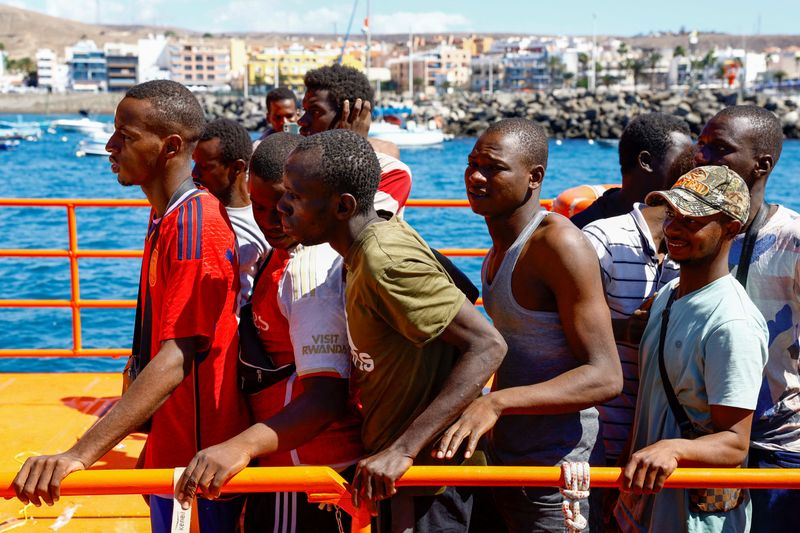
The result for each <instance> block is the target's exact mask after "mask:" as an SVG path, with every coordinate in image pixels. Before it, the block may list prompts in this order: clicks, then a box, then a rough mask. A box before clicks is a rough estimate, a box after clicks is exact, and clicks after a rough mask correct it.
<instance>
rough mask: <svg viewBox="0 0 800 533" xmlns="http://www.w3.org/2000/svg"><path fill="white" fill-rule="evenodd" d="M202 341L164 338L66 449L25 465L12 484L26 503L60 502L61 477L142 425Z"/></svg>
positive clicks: (189, 365)
mask: <svg viewBox="0 0 800 533" xmlns="http://www.w3.org/2000/svg"><path fill="white" fill-rule="evenodd" d="M197 346H198V340H197V339H195V338H187V339H175V340H168V341H164V342H163V343H162V344H161V349H160V350H159V351H158V353H157V354H156V356H155V357H154V358H153V359H152V360H151V361H150V362H149V363H148V364H147V366H145V367H144V369H143V370H142V372H141V373H140V374H139V376H138V377H137V379H136V381H134V382H133V383H132V384H131V386H130V387H129V388H128V390H127V392H126V393H125V394H124V395H123V396H122V398H120V400H119V402H117V404H116V405H114V407H113V408H112V409H111V410H110V411H109V412H108V414H106V415H105V416H104V417H103V418H101V419H100V420H99V421H98V422H97V423H96V424H94V425H93V426H92V427H91V428H89V430H88V431H87V432H86V433H85V434H84V435H83V437H81V438H80V439H79V440H78V442H76V443H75V445H74V446H73V447H72V448H70V449H69V450H67V451H66V452H64V453H60V454H57V455H49V456H48V455H42V456H38V457H31V458H29V459H28V460H27V461H25V464H24V465H22V468H21V469H20V471H19V473H18V474H17V476H16V478H14V482H13V486H14V491H15V492H16V493H17V497H18V498H19V499H20V501H22V502H23V503H28V502H29V501H30V502H32V503H33V504H34V505H37V506H38V505H41V500H43V501H44V502H45V503H47V504H48V505H52V504H53V503H54V502H56V501H58V499H59V497H60V492H61V481H62V480H63V479H64V478H65V477H66V476H67V475H68V474H70V473H72V472H74V471H76V470H83V469H85V468H88V467H89V466H91V465H92V464H94V463H95V462H96V461H97V460H98V459H100V458H101V457H102V456H103V455H104V454H105V453H106V452H108V451H109V450H110V449H111V448H113V447H114V446H115V445H116V444H117V443H118V442H119V441H121V440H122V439H123V438H125V436H126V435H128V434H129V433H131V432H132V431H135V430H136V428H138V427H139V426H141V425H142V424H143V423H144V422H145V421H146V420H147V419H148V418H150V417H151V416H152V415H153V413H155V412H156V410H157V409H158V408H159V407H160V406H161V404H163V403H164V401H166V399H167V398H169V395H170V394H172V391H173V390H175V388H176V387H177V386H178V385H179V384H180V383H181V381H183V379H184V378H185V377H186V376H187V375H188V374H189V372H190V371H191V368H192V362H193V361H194V355H195V352H196V347H197Z"/></svg>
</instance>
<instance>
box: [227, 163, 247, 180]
mask: <svg viewBox="0 0 800 533" xmlns="http://www.w3.org/2000/svg"><path fill="white" fill-rule="evenodd" d="M231 173H232V174H233V176H238V175H239V174H246V173H247V163H245V161H244V159H237V160H236V161H234V162H233V164H231Z"/></svg>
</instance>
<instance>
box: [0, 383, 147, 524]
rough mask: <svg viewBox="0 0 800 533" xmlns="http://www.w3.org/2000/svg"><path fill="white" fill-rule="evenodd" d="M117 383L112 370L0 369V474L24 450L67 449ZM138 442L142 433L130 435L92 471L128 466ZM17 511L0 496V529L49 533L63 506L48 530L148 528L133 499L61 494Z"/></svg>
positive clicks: (110, 400) (107, 402)
mask: <svg viewBox="0 0 800 533" xmlns="http://www.w3.org/2000/svg"><path fill="white" fill-rule="evenodd" d="M121 383H122V380H121V376H120V375H119V374H110V373H103V374H94V373H92V374H83V373H81V374H0V435H2V436H3V442H2V445H1V446H0V471H15V470H18V469H19V468H20V466H21V465H22V462H24V460H25V458H26V457H27V456H28V455H32V454H51V453H56V452H61V451H64V450H66V449H68V448H69V447H70V446H71V445H72V444H73V443H74V442H75V440H76V439H77V438H78V437H79V436H81V435H82V434H83V433H84V432H85V431H86V430H87V429H88V428H89V427H90V426H91V425H92V424H93V423H94V422H95V421H96V420H97V418H98V417H99V416H100V415H102V414H103V413H105V412H106V411H107V410H108V409H109V408H110V407H111V406H112V405H113V404H114V402H115V401H116V400H117V399H118V397H119V393H120V387H121ZM143 445H144V435H140V434H134V435H131V436H130V437H128V438H127V439H125V440H124V441H123V442H121V443H120V444H119V445H117V447H116V448H114V449H113V450H111V451H110V452H109V453H108V454H106V456H105V457H103V458H102V459H101V460H100V461H99V462H98V463H97V464H96V465H95V466H93V467H92V468H93V469H107V468H114V469H118V468H133V466H134V465H135V464H136V459H137V457H138V456H139V452H140V451H141V449H142V446H143ZM74 506H77V507H74ZM22 508H23V505H22V504H21V503H20V502H19V501H18V500H2V499H0V533H2V532H5V531H11V530H13V531H19V532H25V531H31V532H33V531H53V530H54V529H55V528H57V527H58V525H56V526H54V524H55V523H56V521H57V520H58V517H59V516H61V515H62V514H64V513H65V511H68V510H69V509H70V508H74V514H73V516H72V519H71V520H69V521H67V522H66V523H65V524H64V525H63V526H62V527H60V528H58V529H55V530H57V531H62V532H98V533H99V532H120V533H123V532H139V531H142V532H144V531H150V521H149V519H148V508H147V505H145V503H144V501H143V499H142V497H141V496H65V497H63V498H62V499H61V501H59V502H58V503H57V504H56V505H54V506H53V507H47V506H42V507H38V508H37V507H34V506H33V505H30V506H28V508H27V509H26V512H27V515H28V516H29V517H32V518H31V519H29V520H24V518H23V513H22ZM64 521H65V520H64V518H62V519H61V522H64ZM51 526H54V527H53V528H51Z"/></svg>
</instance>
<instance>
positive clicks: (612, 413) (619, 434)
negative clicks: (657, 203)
mask: <svg viewBox="0 0 800 533" xmlns="http://www.w3.org/2000/svg"><path fill="white" fill-rule="evenodd" d="M643 207H645V206H644V204H636V205H634V206H633V210H631V212H630V213H628V214H626V215H620V216H616V217H612V218H607V219H603V220H597V221H595V222H592V223H591V224H588V225H587V226H585V227H584V228H583V231H584V233H585V234H586V236H587V237H588V238H589V242H591V243H592V246H593V247H594V249H595V251H596V252H597V257H598V258H599V259H600V273H601V276H602V278H603V288H604V289H605V291H606V301H607V303H608V307H609V309H611V318H617V319H618V318H628V317H629V316H631V314H633V312H634V311H635V310H636V309H638V308H639V306H640V305H642V302H644V301H645V300H646V299H647V298H649V297H650V296H652V295H653V294H654V293H655V292H656V291H657V290H659V289H660V288H661V287H663V286H664V285H665V284H666V283H668V282H669V281H670V280H672V279H675V278H677V277H678V275H679V273H680V271H679V267H678V265H677V264H676V263H674V262H672V261H670V260H669V259H667V258H665V259H664V262H663V263H662V264H659V261H658V254H657V252H656V246H655V243H654V242H653V237H652V235H651V234H650V228H649V227H648V226H647V221H645V219H644V216H643V215H642V211H641V209H642V208H643ZM617 351H618V352H619V357H620V362H621V363H622V376H623V378H624V384H623V387H622V394H620V395H619V396H617V397H616V398H614V399H613V400H611V401H609V402H607V403H605V404H604V405H601V406H599V407H598V410H599V411H600V422H601V431H602V434H603V442H604V444H605V448H606V458H607V459H608V460H610V461H614V460H616V459H617V458H618V457H619V455H620V454H621V453H622V451H623V448H624V447H625V442H626V441H627V439H628V434H629V433H630V429H631V424H632V423H633V415H634V411H635V408H636V395H637V392H638V388H639V346H638V344H630V343H627V342H622V341H617Z"/></svg>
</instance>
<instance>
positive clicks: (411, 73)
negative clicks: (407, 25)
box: [408, 32, 414, 98]
mask: <svg viewBox="0 0 800 533" xmlns="http://www.w3.org/2000/svg"><path fill="white" fill-rule="evenodd" d="M408 92H409V93H411V98H414V33H413V32H408Z"/></svg>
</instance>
